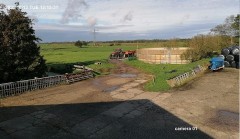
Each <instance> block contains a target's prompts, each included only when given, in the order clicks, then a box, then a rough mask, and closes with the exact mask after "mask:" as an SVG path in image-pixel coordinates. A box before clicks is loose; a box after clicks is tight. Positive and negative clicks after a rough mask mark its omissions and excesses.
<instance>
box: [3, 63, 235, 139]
mask: <svg viewBox="0 0 240 139" xmlns="http://www.w3.org/2000/svg"><path fill="white" fill-rule="evenodd" d="M121 64H123V63H117V66H119V67H121V68H118V69H117V71H116V72H115V73H113V74H111V75H107V76H104V77H98V78H95V79H90V80H86V81H82V82H78V83H74V84H70V85H61V86H56V87H51V88H48V89H44V90H38V91H34V92H28V93H24V94H22V95H19V96H14V97H8V98H4V99H1V100H0V101H1V103H0V105H1V106H0V139H5V138H6V139H8V138H17V139H18V138H19V139H25V138H44V139H45V138H70V139H71V138H81V139H82V138H104V139H113V138H114V139H115V138H119V139H120V138H121V139H127V138H133V139H134V138H135V139H145V138H148V139H155V138H189V139H190V138H191V139H192V138H199V139H203V138H204V139H205V138H234V139H235V138H236V139H237V138H239V84H238V83H239V70H237V69H227V68H226V69H224V70H223V71H221V72H209V73H206V74H204V75H202V76H201V77H198V78H197V79H195V80H193V81H191V82H190V83H188V84H186V85H184V86H182V87H180V88H177V89H173V90H171V91H169V92H145V91H143V90H142V89H141V86H142V84H144V83H145V82H147V81H148V80H149V79H150V76H148V75H146V74H143V73H141V72H139V71H137V70H136V69H134V68H132V67H128V66H121Z"/></svg>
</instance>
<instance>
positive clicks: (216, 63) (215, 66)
mask: <svg viewBox="0 0 240 139" xmlns="http://www.w3.org/2000/svg"><path fill="white" fill-rule="evenodd" d="M223 68H224V59H223V58H222V57H214V58H212V59H211V60H210V66H209V69H211V70H212V71H217V70H220V69H223Z"/></svg>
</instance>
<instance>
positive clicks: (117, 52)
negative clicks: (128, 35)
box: [110, 48, 136, 59]
mask: <svg viewBox="0 0 240 139" xmlns="http://www.w3.org/2000/svg"><path fill="white" fill-rule="evenodd" d="M135 53H136V51H132V50H128V51H126V52H124V51H123V50H122V49H121V48H118V49H116V50H115V51H114V52H112V53H111V54H110V59H123V58H128V57H134V56H135Z"/></svg>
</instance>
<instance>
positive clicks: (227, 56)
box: [219, 46, 239, 68]
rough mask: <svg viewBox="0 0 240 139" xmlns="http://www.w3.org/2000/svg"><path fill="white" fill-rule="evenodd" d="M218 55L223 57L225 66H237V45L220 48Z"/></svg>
mask: <svg viewBox="0 0 240 139" xmlns="http://www.w3.org/2000/svg"><path fill="white" fill-rule="evenodd" d="M219 57H222V58H223V59H224V66H225V67H233V68H239V46H230V47H227V48H224V49H222V54H221V55H220V56H219Z"/></svg>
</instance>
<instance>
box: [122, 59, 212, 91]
mask: <svg viewBox="0 0 240 139" xmlns="http://www.w3.org/2000/svg"><path fill="white" fill-rule="evenodd" d="M208 63H209V59H202V60H200V61H197V62H193V63H189V64H148V63H144V62H142V61H139V60H133V61H126V64H128V65H130V66H133V67H136V68H138V69H139V70H141V71H143V72H146V73H149V74H152V75H153V76H154V80H152V79H151V80H150V81H149V82H148V83H147V84H146V85H145V86H144V89H145V90H146V91H151V92H159V91H167V90H169V89H170V88H171V87H170V86H169V85H168V84H167V81H166V80H167V79H170V78H173V77H175V76H177V75H180V74H183V73H185V72H188V71H190V70H192V69H193V68H194V67H196V66H197V65H206V64H208Z"/></svg>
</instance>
